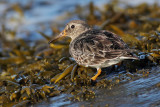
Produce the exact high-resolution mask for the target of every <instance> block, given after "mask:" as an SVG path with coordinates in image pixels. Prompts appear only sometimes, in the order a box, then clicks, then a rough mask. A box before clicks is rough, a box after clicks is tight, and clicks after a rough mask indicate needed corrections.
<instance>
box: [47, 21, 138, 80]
mask: <svg viewBox="0 0 160 107" xmlns="http://www.w3.org/2000/svg"><path fill="white" fill-rule="evenodd" d="M64 36H68V37H70V38H71V39H72V40H71V42H70V45H69V52H70V54H71V56H72V57H73V58H74V59H75V61H76V62H77V63H78V64H79V65H82V66H85V67H92V68H96V69H97V74H96V75H95V76H93V77H92V78H91V80H93V81H95V80H96V78H97V77H98V76H99V75H100V74H101V68H104V67H109V66H111V65H115V64H117V63H119V62H121V61H122V60H124V59H137V57H135V56H133V54H132V53H131V49H129V48H128V46H127V44H126V43H125V42H124V41H123V40H122V39H121V38H120V36H118V35H116V34H114V33H112V32H109V31H106V30H98V29H93V28H91V27H90V26H89V25H88V24H87V23H86V22H85V21H81V20H73V21H71V22H69V23H68V24H67V25H66V27H65V28H64V30H63V31H62V32H61V33H60V34H59V36H58V37H56V38H54V39H53V40H51V41H50V42H49V43H51V42H53V41H55V40H57V39H58V38H60V37H64Z"/></svg>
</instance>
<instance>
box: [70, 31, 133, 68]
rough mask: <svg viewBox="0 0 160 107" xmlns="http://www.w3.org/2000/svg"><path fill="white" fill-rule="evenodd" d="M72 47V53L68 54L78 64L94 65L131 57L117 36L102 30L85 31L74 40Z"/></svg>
mask: <svg viewBox="0 0 160 107" xmlns="http://www.w3.org/2000/svg"><path fill="white" fill-rule="evenodd" d="M72 45H73V50H74V52H70V53H71V55H72V56H73V57H74V58H75V59H76V60H77V62H78V61H79V62H78V63H83V64H88V65H94V64H96V63H102V62H105V61H107V60H111V59H114V58H117V57H121V56H123V57H128V59H130V58H129V57H132V55H131V54H130V52H129V49H128V47H127V45H126V44H125V43H124V42H123V41H122V39H121V38H120V37H119V36H117V35H115V34H113V33H111V32H108V31H104V30H90V31H87V32H85V33H83V34H81V35H80V37H79V38H77V39H75V41H73V44H72ZM71 50H72V49H71ZM73 50H72V51H73ZM73 53H74V54H73ZM126 59H127V58H126Z"/></svg>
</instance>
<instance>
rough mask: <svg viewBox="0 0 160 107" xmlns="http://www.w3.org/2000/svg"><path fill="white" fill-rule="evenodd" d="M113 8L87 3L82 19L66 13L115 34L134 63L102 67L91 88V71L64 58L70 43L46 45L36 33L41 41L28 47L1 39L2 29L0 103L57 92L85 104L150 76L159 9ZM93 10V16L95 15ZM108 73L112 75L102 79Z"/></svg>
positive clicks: (158, 47) (156, 60) (158, 54)
mask: <svg viewBox="0 0 160 107" xmlns="http://www.w3.org/2000/svg"><path fill="white" fill-rule="evenodd" d="M116 6H117V4H114V3H113V4H112V3H111V4H106V5H105V9H104V10H103V11H102V10H100V9H98V8H97V7H95V6H94V4H93V3H90V4H89V8H87V10H89V14H88V15H84V14H83V9H82V7H79V6H78V7H77V9H76V11H75V12H73V13H70V15H71V16H72V14H77V15H78V16H79V18H80V19H86V20H87V21H88V23H89V24H91V25H98V26H100V25H102V26H100V27H101V28H103V29H109V30H111V31H113V32H115V33H117V34H119V35H120V36H122V38H123V40H124V41H125V42H126V43H128V45H129V46H130V47H132V48H133V49H136V50H137V51H138V52H136V53H135V54H137V56H138V57H139V58H140V60H136V61H134V60H133V61H124V62H123V63H122V64H121V66H118V67H109V68H106V69H104V70H103V74H102V75H101V76H100V78H99V80H98V81H97V83H95V84H94V86H93V84H91V82H90V78H91V77H92V76H93V75H94V73H95V69H91V68H84V67H81V66H78V65H76V64H75V62H74V60H72V59H71V58H69V53H68V44H69V41H70V40H68V39H66V40H65V41H62V42H59V43H56V44H54V45H53V44H52V45H51V46H50V47H49V46H48V44H47V42H48V41H47V40H49V38H50V37H48V36H47V35H45V34H44V33H42V32H39V33H40V34H41V35H42V36H43V37H44V38H46V40H40V41H38V40H37V41H34V45H31V44H33V42H32V41H29V40H22V39H18V40H17V39H14V40H12V41H9V40H7V38H6V36H5V35H6V32H7V33H9V31H8V30H7V29H5V28H4V29H3V31H1V33H0V37H1V38H2V39H1V40H0V41H1V42H0V46H1V50H0V73H1V74H0V104H1V105H2V106H13V105H15V106H20V105H28V104H34V103H37V102H40V101H43V100H47V99H48V98H49V97H54V96H57V95H59V94H62V93H67V94H71V95H72V96H71V97H70V98H69V99H71V100H73V101H77V100H78V101H82V100H89V99H91V98H95V97H96V90H97V89H98V88H107V89H112V87H114V86H116V85H117V84H120V83H122V82H125V81H129V80H132V79H134V78H136V77H142V78H145V77H147V76H148V75H150V73H151V72H149V70H150V69H151V67H153V66H158V65H159V64H160V33H159V32H160V26H159V25H160V21H159V20H157V19H159V18H160V16H159V14H158V12H159V11H157V10H159V9H160V7H159V6H157V5H156V4H155V5H153V6H148V5H147V4H141V5H139V6H137V7H126V9H125V10H123V9H122V10H121V11H118V10H116V9H115V7H116ZM117 7H118V6H117ZM17 9H19V8H17ZM97 12H98V13H99V14H95V13H97ZM20 13H22V11H20ZM148 13H152V14H149V15H148ZM3 27H4V26H3ZM15 32H16V31H15ZM53 32H54V33H57V32H58V31H57V32H56V31H55V30H53ZM10 33H12V34H15V33H13V32H10ZM121 71H125V72H121ZM111 72H112V73H113V72H114V73H116V74H117V75H116V76H113V77H108V76H107V75H105V74H106V73H111ZM157 87H159V84H157Z"/></svg>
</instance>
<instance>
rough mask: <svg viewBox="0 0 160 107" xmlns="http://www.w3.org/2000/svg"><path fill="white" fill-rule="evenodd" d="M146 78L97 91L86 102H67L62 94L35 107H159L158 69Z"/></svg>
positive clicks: (159, 80) (66, 96) (154, 68)
mask: <svg viewBox="0 0 160 107" xmlns="http://www.w3.org/2000/svg"><path fill="white" fill-rule="evenodd" d="M150 72H151V73H150V75H149V76H148V77H144V78H143V77H137V78H135V79H134V80H129V81H127V82H122V83H120V84H118V85H116V86H114V87H113V88H112V89H111V90H109V89H106V88H102V89H99V90H97V92H96V97H95V98H94V99H90V100H88V101H81V102H72V101H69V100H67V98H68V97H69V95H67V94H62V95H60V96H58V97H54V98H51V99H50V100H49V102H42V103H41V104H37V105H35V107H45V106H47V107H59V106H68V107H77V106H85V107H89V106H93V107H104V106H109V107H159V106H160V87H157V86H156V85H157V83H159V82H160V67H153V68H152V70H151V71H150Z"/></svg>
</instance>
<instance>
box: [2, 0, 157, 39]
mask: <svg viewBox="0 0 160 107" xmlns="http://www.w3.org/2000/svg"><path fill="white" fill-rule="evenodd" d="M91 2H92V3H93V5H94V6H95V10H96V11H94V14H95V15H101V13H105V11H106V8H107V7H106V5H107V3H110V4H111V5H112V6H113V7H112V8H113V9H114V11H115V12H118V11H119V12H120V11H123V10H124V9H125V8H127V7H129V6H131V7H132V6H138V5H139V4H141V3H146V4H148V5H153V4H158V5H159V4H160V0H134V1H128V0H98V1H97V0H65V1H61V0H0V22H1V23H0V25H1V29H2V25H3V26H4V27H5V28H6V29H8V30H10V31H13V32H14V31H15V32H14V34H15V35H10V34H7V35H6V38H7V39H13V38H14V37H13V36H16V37H18V38H27V39H30V40H38V39H42V36H40V35H39V34H38V33H37V31H42V32H44V33H45V34H47V35H52V28H54V27H56V28H58V27H59V26H60V25H61V27H62V28H63V27H64V26H65V24H66V23H67V22H68V21H70V20H73V19H83V20H87V19H86V17H87V15H88V14H90V10H89V5H90V4H89V3H91ZM111 2H112V3H111ZM115 4H118V7H117V5H115ZM96 7H97V8H98V10H99V11H97V9H96ZM91 8H92V7H91ZM108 10H109V9H108ZM79 13H80V14H81V15H80V14H79ZM28 36H29V37H28Z"/></svg>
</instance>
